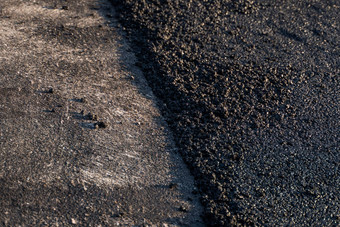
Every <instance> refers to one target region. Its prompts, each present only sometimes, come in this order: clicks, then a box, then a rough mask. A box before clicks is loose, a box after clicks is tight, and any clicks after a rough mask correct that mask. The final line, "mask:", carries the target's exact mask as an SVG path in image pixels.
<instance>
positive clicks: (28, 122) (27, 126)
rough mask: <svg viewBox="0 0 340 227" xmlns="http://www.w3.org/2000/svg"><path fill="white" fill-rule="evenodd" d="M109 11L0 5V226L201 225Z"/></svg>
mask: <svg viewBox="0 0 340 227" xmlns="http://www.w3.org/2000/svg"><path fill="white" fill-rule="evenodd" d="M110 7H111V5H110V4H109V3H108V2H107V1H100V2H98V1H96V0H77V1H59V0H48V1H46V0H35V1H31V0H1V1H0V226H70V225H74V226H134V225H139V226H140V225H152V224H154V225H157V226H178V225H180V226H182V225H189V226H197V225H198V226H200V225H201V223H200V222H197V220H200V217H199V215H200V212H201V210H202V209H201V208H200V207H201V206H200V205H199V201H198V198H197V195H195V194H193V193H192V191H194V190H195V188H194V184H193V177H192V176H191V175H190V174H189V170H188V169H187V168H186V167H185V164H184V163H183V161H182V159H181V158H180V156H179V155H178V154H177V152H176V147H175V146H174V142H173V140H172V136H171V133H170V132H169V130H168V129H167V128H168V127H167V124H166V123H165V121H164V119H163V118H162V117H161V115H160V112H159V110H158V109H157V106H156V104H155V103H156V100H155V96H154V95H153V93H152V91H151V89H150V88H149V87H148V86H147V83H146V81H145V78H144V77H143V75H142V73H141V71H140V70H139V69H138V67H136V66H135V65H134V63H135V56H134V54H133V53H132V51H131V49H130V48H129V45H128V43H126V42H125V41H124V39H122V38H121V36H120V32H119V29H117V28H116V26H117V23H116V22H115V21H114V20H112V19H113V17H114V16H113V15H114V12H112V11H111V10H110V9H111V8H110ZM89 113H90V114H89ZM95 115H96V116H95ZM104 126H105V127H104ZM196 194H197V193H196Z"/></svg>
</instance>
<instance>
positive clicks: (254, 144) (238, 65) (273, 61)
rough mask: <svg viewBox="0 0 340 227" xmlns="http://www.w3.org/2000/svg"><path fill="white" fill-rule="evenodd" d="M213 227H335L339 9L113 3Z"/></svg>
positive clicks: (149, 0)
mask: <svg viewBox="0 0 340 227" xmlns="http://www.w3.org/2000/svg"><path fill="white" fill-rule="evenodd" d="M111 2H112V3H113V5H114V7H115V8H116V10H117V12H118V14H119V17H120V21H121V22H122V24H123V29H125V30H126V34H127V36H128V37H129V39H130V40H131V42H132V43H133V44H134V46H135V52H136V54H137V56H138V58H139V62H138V63H137V65H138V66H140V67H142V69H143V70H144V73H145V76H146V77H147V79H148V82H149V84H150V86H151V87H152V88H153V90H154V93H155V94H156V95H157V96H158V98H159V100H160V101H159V102H160V103H159V105H160V107H161V109H162V111H163V115H164V116H165V117H166V119H167V122H168V124H169V125H170V127H171V129H172V130H173V133H174V135H175V140H176V143H177V146H178V147H179V150H180V152H181V154H182V156H183V158H184V159H185V161H186V163H187V164H188V166H189V167H190V169H191V172H192V173H193V174H194V175H195V178H196V182H197V186H198V190H199V193H201V198H202V203H203V205H204V207H205V214H204V215H205V216H204V220H205V221H206V224H207V225H211V226H230V225H239V224H240V225H249V226H251V225H261V226H262V225H264V226H277V225H295V226H337V225H339V224H340V213H339V211H340V201H339V200H340V194H339V191H340V188H339V187H340V186H339V185H340V176H339V161H340V154H339V137H340V136H339V135H340V133H339V132H340V124H339V102H340V101H339V100H340V93H339V71H340V67H339V65H340V58H339V56H340V51H339V50H340V49H339V47H340V45H339V37H340V36H339V22H340V16H339V15H340V13H339V9H340V3H339V1H337V0H313V1H307V0H302V1H294V0H278V1H269V0H264V1H259V0H255V1H252V0H209V1H207V0H196V1H192V0H111Z"/></svg>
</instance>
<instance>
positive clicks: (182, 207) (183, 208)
mask: <svg viewBox="0 0 340 227" xmlns="http://www.w3.org/2000/svg"><path fill="white" fill-rule="evenodd" d="M178 210H179V211H182V212H188V209H187V208H186V207H185V206H180V207H179V209H178Z"/></svg>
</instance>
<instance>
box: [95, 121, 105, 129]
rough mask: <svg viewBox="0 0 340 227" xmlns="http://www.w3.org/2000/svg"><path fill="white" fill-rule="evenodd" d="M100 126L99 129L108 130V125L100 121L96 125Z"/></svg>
mask: <svg viewBox="0 0 340 227" xmlns="http://www.w3.org/2000/svg"><path fill="white" fill-rule="evenodd" d="M96 124H97V125H98V127H99V128H106V125H105V123H104V122H102V121H100V122H98V123H96Z"/></svg>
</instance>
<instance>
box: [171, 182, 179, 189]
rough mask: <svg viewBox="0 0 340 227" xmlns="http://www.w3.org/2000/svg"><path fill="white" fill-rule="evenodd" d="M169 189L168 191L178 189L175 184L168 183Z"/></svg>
mask: <svg viewBox="0 0 340 227" xmlns="http://www.w3.org/2000/svg"><path fill="white" fill-rule="evenodd" d="M169 188H170V189H177V188H178V184H176V183H170V184H169Z"/></svg>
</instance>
